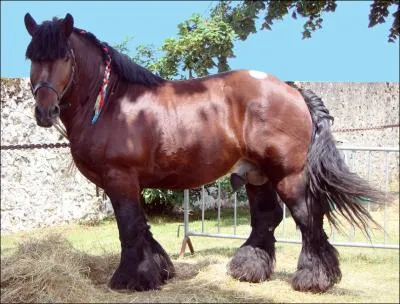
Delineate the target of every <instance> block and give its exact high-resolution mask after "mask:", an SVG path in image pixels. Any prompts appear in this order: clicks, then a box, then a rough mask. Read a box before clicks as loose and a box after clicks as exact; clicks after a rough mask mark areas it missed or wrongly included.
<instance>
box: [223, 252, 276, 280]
mask: <svg viewBox="0 0 400 304" xmlns="http://www.w3.org/2000/svg"><path fill="white" fill-rule="evenodd" d="M273 268H274V259H273V257H271V256H270V255H269V254H268V253H267V252H266V251H265V250H263V249H261V248H258V247H252V246H244V247H241V248H239V249H238V250H237V251H236V253H235V255H234V256H233V258H232V260H231V261H230V263H229V264H228V274H229V275H230V276H232V277H234V278H235V279H238V280H239V281H246V282H252V283H259V282H263V281H265V280H268V279H269V278H270V277H271V274H272V272H273Z"/></svg>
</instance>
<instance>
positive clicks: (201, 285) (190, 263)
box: [1, 203, 399, 303]
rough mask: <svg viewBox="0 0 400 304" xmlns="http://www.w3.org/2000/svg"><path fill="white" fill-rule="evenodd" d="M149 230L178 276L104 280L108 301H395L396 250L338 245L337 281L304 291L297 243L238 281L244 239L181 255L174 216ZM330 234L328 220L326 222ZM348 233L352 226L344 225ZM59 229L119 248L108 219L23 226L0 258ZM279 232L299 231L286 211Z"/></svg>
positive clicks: (81, 245) (241, 227)
mask: <svg viewBox="0 0 400 304" xmlns="http://www.w3.org/2000/svg"><path fill="white" fill-rule="evenodd" d="M247 212H248V211H247V210H245V209H240V210H238V220H237V222H238V227H237V234H238V235H243V236H245V235H247V234H248V233H249V231H250V230H249V229H250V228H249V224H248V223H249V219H248V214H247ZM232 215H233V210H222V212H221V220H220V225H219V227H220V232H221V233H233V219H232ZM373 216H374V218H376V219H377V220H378V221H380V220H381V219H382V218H383V212H382V211H375V212H373ZM196 217H197V218H196V219H195V220H192V221H191V223H190V230H192V231H197V232H200V231H201V221H200V220H199V218H198V216H196ZM216 218H217V216H216V212H211V211H208V212H206V221H205V232H209V233H215V232H217V231H218V225H217V223H216ZM387 218H388V225H387V232H388V236H387V240H388V242H390V243H394V244H398V242H399V229H398V228H399V227H398V223H399V213H398V203H397V204H396V205H394V206H391V207H390V209H388V212H387ZM150 223H151V231H152V233H153V235H154V237H155V238H156V239H157V240H158V241H159V242H160V244H161V245H162V246H163V247H164V248H165V250H166V251H167V252H168V253H169V254H170V256H171V257H172V260H173V262H174V264H175V265H176V268H177V277H176V278H174V279H172V280H171V281H169V282H168V283H167V284H166V285H164V286H163V288H162V290H160V291H150V292H144V293H138V292H136V293H129V294H126V293H123V294H121V293H115V292H111V291H109V290H108V289H106V288H105V287H104V286H102V287H101V288H99V293H100V295H102V296H103V299H104V301H106V302H121V301H124V302H125V301H126V302H130V301H132V302H191V303H198V302H261V301H263V302H319V303H321V302H358V303H367V302H385V303H388V302H389V303H398V302H399V288H398V286H399V251H398V250H385V249H369V248H343V247H338V250H339V253H340V262H341V269H342V273H343V277H342V281H341V282H340V283H339V284H337V285H335V286H334V287H333V288H332V289H331V290H329V291H328V292H327V293H324V294H312V293H301V292H296V291H294V290H293V289H292V288H291V286H290V279H291V275H292V273H293V272H294V271H295V269H296V265H297V259H298V256H299V253H300V249H301V245H298V244H282V243H277V246H276V247H277V248H276V252H277V254H276V255H277V263H276V270H275V273H274V275H273V277H272V279H271V280H270V281H267V282H263V283H259V284H250V283H246V282H239V281H237V280H234V279H232V278H230V277H229V276H227V275H226V264H227V263H228V262H229V259H230V258H231V257H232V255H233V254H234V252H235V250H236V249H237V248H238V247H239V246H240V245H241V244H242V242H243V241H242V240H232V239H213V238H206V237H191V240H192V243H193V245H194V249H195V254H194V255H190V254H189V253H186V254H185V256H184V257H183V258H178V253H179V250H180V247H181V243H182V238H183V229H182V228H181V235H180V237H179V238H178V237H177V228H178V225H179V224H182V223H181V222H179V221H173V222H171V221H170V220H164V219H163V218H160V217H158V218H151V219H150ZM326 231H327V233H328V234H329V231H330V230H329V226H327V227H326ZM349 231H350V232H352V231H351V230H349ZM54 232H55V233H60V234H61V235H62V236H65V237H66V238H67V239H68V240H69V241H70V242H71V243H72V245H73V246H74V247H75V248H76V249H79V250H81V251H84V252H87V253H90V254H95V255H102V254H104V252H105V251H106V252H111V253H114V254H115V255H116V256H117V255H118V254H119V239H118V231H117V227H116V223H115V221H114V220H107V221H103V222H101V223H99V224H98V225H94V226H88V225H78V224H73V225H64V226H58V227H52V228H43V229H36V230H32V231H29V232H20V233H16V234H12V235H2V236H1V253H2V256H4V255H10V254H12V253H13V252H14V251H15V248H16V246H17V244H18V242H23V241H25V240H27V239H28V238H30V237H44V236H46V235H48V234H49V233H54ZM375 234H376V236H375V237H374V238H373V240H374V241H376V242H383V233H381V232H378V230H376V231H375ZM277 237H278V238H279V237H283V238H293V237H298V238H299V239H300V234H299V233H298V231H296V228H295V225H294V224H293V221H292V219H291V218H290V217H289V218H287V221H286V222H285V229H284V231H283V227H282V225H281V226H280V227H278V229H277ZM335 239H336V240H338V241H347V240H349V239H350V240H352V241H362V242H368V240H367V239H366V238H365V237H364V236H363V235H362V234H361V233H360V232H359V231H357V230H356V233H355V234H354V235H353V234H352V233H349V235H339V234H337V233H336V234H335Z"/></svg>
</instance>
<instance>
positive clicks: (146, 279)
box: [109, 268, 163, 291]
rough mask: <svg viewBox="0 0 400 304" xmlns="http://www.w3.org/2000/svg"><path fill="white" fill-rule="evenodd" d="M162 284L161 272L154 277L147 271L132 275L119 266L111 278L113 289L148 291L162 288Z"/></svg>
mask: <svg viewBox="0 0 400 304" xmlns="http://www.w3.org/2000/svg"><path fill="white" fill-rule="evenodd" d="M162 284H163V280H162V278H161V275H160V274H155V275H154V276H153V277H152V276H151V275H150V274H146V273H141V274H136V275H132V274H131V273H129V272H128V271H124V270H120V268H118V269H117V270H116V271H115V272H114V274H113V276H112V278H111V280H110V283H109V287H110V288H111V289H113V290H129V291H146V290H156V289H160V287H161V285H162Z"/></svg>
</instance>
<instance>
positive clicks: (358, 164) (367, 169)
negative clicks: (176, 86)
mask: <svg viewBox="0 0 400 304" xmlns="http://www.w3.org/2000/svg"><path fill="white" fill-rule="evenodd" d="M338 149H339V150H340V151H341V152H342V153H343V154H342V155H343V157H344V160H345V162H346V164H347V165H348V166H349V168H350V170H351V171H353V172H357V173H358V174H360V175H361V176H362V177H363V178H365V179H367V180H368V181H370V182H371V184H373V185H374V186H376V187H378V188H380V189H381V190H384V191H386V192H389V190H390V189H389V179H390V176H389V175H390V169H392V171H393V172H394V173H395V177H394V179H395V180H394V183H395V184H398V170H399V163H398V162H399V148H394V147H354V146H346V145H342V146H339V147H338ZM377 153H378V154H382V153H383V155H378V157H377V155H375V154H377ZM391 154H397V157H395V158H390V156H391ZM382 156H383V157H382ZM373 158H375V162H373V161H372V159H373ZM389 160H391V161H392V163H393V164H392V166H391V167H390V166H389ZM382 166H383V172H382V168H381V167H382ZM372 167H374V171H372V170H371V168H372ZM373 172H374V173H375V174H373ZM397 191H398V190H397ZM231 200H232V206H233V219H232V226H233V227H232V233H222V232H221V186H220V183H219V182H218V196H217V216H216V222H215V223H214V224H213V226H214V228H215V227H216V231H215V232H206V229H205V188H204V186H203V187H202V191H201V226H200V227H198V230H197V231H196V229H193V228H192V229H191V227H190V222H189V209H190V208H189V190H185V191H184V224H183V227H184V234H185V238H184V241H183V243H182V249H181V255H183V254H184V252H185V247H186V244H188V245H189V247H190V251H191V252H192V253H193V246H192V244H191V240H190V236H202V237H212V238H227V239H243V240H246V239H247V238H248V235H249V233H247V234H241V233H238V231H237V230H238V222H237V214H238V213H237V209H238V207H237V193H234V194H233V196H232V197H231ZM282 207H283V213H284V215H283V220H282V222H281V223H280V225H279V226H278V227H277V228H276V230H275V234H276V235H277V237H276V240H277V242H280V243H295V244H301V235H300V233H299V232H298V231H297V233H295V234H297V236H296V237H293V235H291V236H289V237H288V236H287V235H286V230H287V226H288V225H289V223H287V222H286V221H287V217H288V214H287V213H288V211H287V208H286V206H285V205H284V204H282ZM366 208H367V209H368V211H371V210H372V206H371V204H370V203H369V202H368V203H367V206H366ZM249 218H250V215H249ZM395 220H396V221H397V227H398V224H399V222H398V217H397V219H395ZM291 222H292V223H291V225H292V226H294V227H295V224H294V221H292V220H291ZM378 222H379V221H378ZM387 222H388V206H387V203H386V202H385V203H384V205H383V223H380V222H379V224H380V225H381V226H382V227H383V242H382V240H380V241H378V242H374V241H373V239H372V238H371V239H370V240H371V242H368V240H367V238H366V237H365V236H361V237H360V236H357V238H358V241H355V239H356V230H355V228H354V227H353V226H350V227H349V231H348V235H347V238H348V239H347V240H344V239H343V236H341V238H340V237H339V234H338V232H337V231H336V230H335V229H334V228H333V227H331V233H330V243H331V244H332V245H335V246H344V247H364V248H383V249H399V244H398V242H397V244H395V243H393V242H389V241H388V233H387V228H388V227H387ZM181 226H182V225H181ZM178 228H180V227H178ZM200 228H201V229H200ZM248 229H249V230H250V229H251V227H250V225H248ZM199 230H200V231H199ZM292 230H293V229H292ZM249 232H250V231H249ZM369 233H373V231H371V230H369V231H368V234H369ZM292 234H293V233H292ZM178 236H179V229H178ZM362 238H363V239H364V241H361V239H362Z"/></svg>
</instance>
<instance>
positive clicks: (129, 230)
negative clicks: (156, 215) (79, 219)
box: [105, 170, 175, 291]
mask: <svg viewBox="0 0 400 304" xmlns="http://www.w3.org/2000/svg"><path fill="white" fill-rule="evenodd" d="M105 190H106V193H107V195H108V196H109V197H110V199H111V202H112V205H113V208H114V213H115V217H116V220H117V225H118V230H119V238H120V241H121V260H120V264H119V266H118V268H117V270H116V271H115V272H114V274H113V276H112V278H111V281H110V287H111V288H112V289H128V290H136V291H144V290H152V289H158V288H159V287H160V286H161V285H162V284H163V283H164V282H165V281H166V280H167V279H169V278H171V277H173V275H174V273H175V270H174V266H173V264H172V262H171V260H170V258H169V257H168V255H167V253H166V252H165V251H164V249H163V248H162V247H161V245H160V244H159V243H158V242H157V241H156V240H155V239H154V238H153V236H152V234H151V232H150V226H149V225H148V224H147V220H146V217H145V214H144V212H143V209H142V207H141V206H140V199H139V198H140V188H139V183H138V182H137V178H136V177H135V176H134V175H133V174H132V173H129V174H126V173H124V172H121V171H116V170H112V171H110V172H109V173H108V174H107V177H106V186H105Z"/></svg>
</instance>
